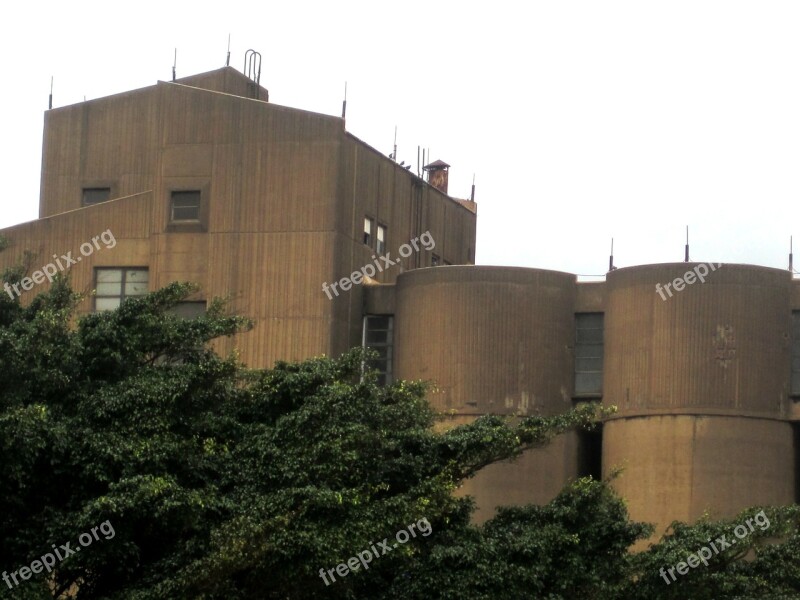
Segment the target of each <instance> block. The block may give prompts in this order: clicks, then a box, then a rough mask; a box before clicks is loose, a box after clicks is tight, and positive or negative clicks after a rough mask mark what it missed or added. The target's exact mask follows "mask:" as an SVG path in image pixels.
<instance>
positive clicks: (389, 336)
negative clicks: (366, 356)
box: [361, 314, 394, 386]
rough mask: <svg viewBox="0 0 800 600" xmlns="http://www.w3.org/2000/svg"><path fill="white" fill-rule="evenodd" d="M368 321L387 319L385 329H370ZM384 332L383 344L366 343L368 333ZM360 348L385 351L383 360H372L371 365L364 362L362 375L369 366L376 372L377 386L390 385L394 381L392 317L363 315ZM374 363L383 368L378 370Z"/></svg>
mask: <svg viewBox="0 0 800 600" xmlns="http://www.w3.org/2000/svg"><path fill="white" fill-rule="evenodd" d="M370 319H387V320H388V324H387V327H386V328H377V329H370V328H369V321H370ZM370 332H371V333H374V332H378V333H381V332H385V333H386V341H384V342H368V339H367V338H368V333H370ZM361 347H362V348H370V349H373V350H377V349H379V348H385V349H386V352H385V354H386V356H385V357H383V358H378V359H373V360H372V361H370V363H371V364H369V365H368V364H367V363H366V362H365V363H364V364H362V365H361V369H362V374H363V372H364V371H365V370H366V368H367V367H368V366H369V367H370V368H371V369H373V370H376V371H378V385H382V386H386V385H391V383H392V381H393V380H394V315H386V314H383V315H364V318H363V320H362V325H361ZM375 363H384V368H383V369H380V368H378V367H377V366H376V364H375Z"/></svg>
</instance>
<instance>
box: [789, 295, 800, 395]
mask: <svg viewBox="0 0 800 600" xmlns="http://www.w3.org/2000/svg"><path fill="white" fill-rule="evenodd" d="M790 389H791V392H790V394H791V395H792V396H798V397H800V311H797V310H795V311H792V382H791V388H790Z"/></svg>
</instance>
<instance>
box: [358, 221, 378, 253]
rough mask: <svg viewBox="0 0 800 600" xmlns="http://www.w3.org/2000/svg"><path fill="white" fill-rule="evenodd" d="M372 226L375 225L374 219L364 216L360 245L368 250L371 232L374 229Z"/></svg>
mask: <svg viewBox="0 0 800 600" xmlns="http://www.w3.org/2000/svg"><path fill="white" fill-rule="evenodd" d="M374 225H375V219H373V218H372V217H370V216H369V215H364V225H363V231H362V236H361V243H362V244H364V245H365V246H367V247H368V248H370V249H371V248H372V241H373V236H372V230H373V228H374Z"/></svg>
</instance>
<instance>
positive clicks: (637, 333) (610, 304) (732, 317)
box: [0, 67, 800, 531]
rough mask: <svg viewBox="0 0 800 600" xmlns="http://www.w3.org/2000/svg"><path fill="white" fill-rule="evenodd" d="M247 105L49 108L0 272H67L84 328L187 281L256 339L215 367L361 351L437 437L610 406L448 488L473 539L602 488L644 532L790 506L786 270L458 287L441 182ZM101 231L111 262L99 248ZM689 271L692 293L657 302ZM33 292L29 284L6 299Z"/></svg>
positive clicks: (233, 342) (246, 83) (225, 98)
mask: <svg viewBox="0 0 800 600" xmlns="http://www.w3.org/2000/svg"><path fill="white" fill-rule="evenodd" d="M266 98H268V94H267V92H266V90H264V89H263V88H260V87H259V86H258V85H257V84H256V83H255V82H253V81H251V80H250V79H248V78H247V77H245V76H244V75H242V74H241V73H239V72H238V71H236V70H234V69H231V68H229V67H226V68H223V69H220V70H217V71H212V72H209V73H205V74H201V75H197V76H193V77H188V78H185V79H180V80H177V81H175V82H159V83H157V84H156V85H154V86H151V87H147V88H143V89H140V90H134V91H131V92H126V93H123V94H119V95H115V96H110V97H107V98H101V99H97V100H92V101H89V102H83V103H80V104H76V105H73V106H67V107H63V108H57V109H53V110H50V111H48V112H47V113H46V114H45V129H44V147H43V159H42V185H41V196H40V218H39V219H38V220H36V221H33V222H30V223H24V224H21V225H17V226H14V227H10V228H8V229H5V230H3V231H1V232H0V234H2V235H3V236H4V237H6V238H7V239H8V240H9V242H10V247H9V248H8V249H7V250H6V251H5V252H3V253H2V254H0V267H5V266H10V265H13V264H17V263H18V262H19V261H20V260H22V259H23V257H24V256H25V255H26V252H29V253H30V252H32V253H33V254H32V256H33V259H32V260H33V264H30V265H29V267H30V268H31V270H33V269H37V267H39V266H40V265H39V263H41V265H44V264H45V263H49V262H50V261H51V260H54V259H56V258H57V257H59V256H61V257H64V255H65V253H68V252H71V253H72V256H73V257H74V258H75V260H74V262H72V266H71V267H70V268H69V272H70V276H71V279H72V283H73V286H74V287H75V289H76V290H79V291H86V292H94V293H90V294H87V297H86V300H85V301H84V303H83V304H82V305H81V307H80V310H81V311H83V312H90V311H92V310H104V309H109V308H113V307H114V306H116V305H118V304H119V302H121V301H122V300H123V299H124V298H126V297H128V296H131V295H137V294H142V293H146V292H147V291H149V290H154V289H158V288H159V287H162V286H164V285H166V284H167V283H169V282H172V281H176V280H179V281H193V282H196V283H197V284H199V291H198V292H197V294H196V296H195V297H193V298H190V301H189V302H187V303H186V304H185V306H183V307H182V310H184V311H185V312H186V314H192V313H193V312H196V311H200V310H202V309H203V308H204V306H205V302H206V301H207V300H209V299H210V298H213V297H218V296H221V297H226V298H229V299H230V304H231V308H232V309H233V310H235V311H236V312H237V313H239V314H243V315H247V316H249V317H252V318H253V319H254V320H255V322H256V326H255V328H254V329H253V330H252V331H250V332H247V333H244V334H241V335H238V336H236V337H235V338H234V339H230V340H222V341H219V342H217V343H216V344H217V350H219V351H220V352H228V351H231V350H233V348H234V347H235V348H237V349H238V351H239V352H240V355H241V357H242V359H243V360H244V361H245V362H247V363H248V364H249V365H251V366H253V367H269V366H271V365H272V364H273V363H274V362H275V361H276V360H302V359H305V358H308V357H311V356H318V355H321V354H326V355H332V356H335V355H338V354H340V353H341V352H343V351H345V350H347V349H348V348H351V347H353V346H358V345H362V344H363V345H367V346H369V347H372V348H374V349H375V350H376V351H377V352H378V353H379V359H378V361H377V362H376V366H378V368H379V370H380V371H381V377H382V379H383V380H385V381H390V380H392V379H398V378H399V379H427V380H432V381H434V382H435V383H436V391H435V392H433V393H432V394H431V397H430V399H431V402H432V403H433V405H434V406H435V407H436V408H437V409H439V410H440V411H441V412H442V413H443V414H444V415H445V417H444V420H443V426H445V427H446V426H451V425H456V424H459V423H465V422H469V421H470V420H472V419H475V418H476V417H478V416H480V415H482V414H488V413H493V414H504V415H519V416H522V415H532V414H544V415H552V414H558V413H560V412H564V411H566V410H569V409H570V408H572V407H574V406H576V405H577V404H578V403H580V402H602V403H603V404H605V405H614V406H616V407H617V409H618V410H617V412H616V414H615V415H614V416H613V417H611V418H609V419H608V420H607V421H606V422H605V423H604V424H603V427H602V431H598V432H595V433H584V432H575V433H571V434H567V435H563V436H560V437H559V438H557V439H556V440H555V441H554V442H553V443H552V444H551V445H549V446H548V447H547V448H544V449H541V450H534V451H530V452H527V453H526V454H524V455H523V456H522V457H521V458H520V459H519V460H518V461H516V462H514V463H503V464H497V465H492V466H490V467H488V468H486V469H484V470H483V471H482V472H481V473H479V474H478V476H477V477H475V478H474V479H472V480H470V481H468V482H467V483H466V484H465V487H464V490H463V491H464V492H465V493H470V494H472V495H474V496H475V497H476V499H477V501H478V505H479V511H478V518H480V519H483V518H486V517H488V516H490V515H491V514H492V512H493V509H494V507H495V506H497V505H501V504H518V503H525V502H546V501H548V500H550V499H551V498H552V497H553V496H554V495H555V494H556V493H557V492H558V491H559V490H560V489H561V488H562V487H563V486H564V485H565V484H566V483H567V482H568V481H570V480H572V479H574V478H576V477H578V476H581V475H586V474H592V475H595V476H598V477H599V476H605V475H608V474H609V473H611V472H612V471H613V470H615V469H616V468H618V467H623V468H624V471H623V473H622V475H621V476H619V477H618V478H617V479H616V480H615V481H614V485H615V487H616V488H617V489H618V490H619V492H620V493H621V495H622V496H623V497H624V498H625V499H626V500H627V502H628V505H629V508H630V512H631V516H632V517H633V518H634V519H638V520H644V521H649V522H653V523H656V525H657V527H658V528H659V531H663V529H664V528H665V527H666V526H667V525H668V524H669V523H670V522H671V521H672V520H674V519H680V520H692V519H695V518H697V517H699V516H700V515H701V514H702V513H703V512H704V511H710V512H711V514H712V515H714V516H718V517H722V516H730V515H732V514H734V513H736V512H737V511H739V510H741V509H742V508H744V507H746V506H750V505H754V504H789V503H792V502H795V501H796V500H797V498H798V478H797V472H798V458H800V452H798V447H800V446H799V444H798V440H800V436H798V425H797V421H798V419H800V408H798V404H797V402H798V400H795V398H798V399H800V284H798V283H797V282H795V281H794V280H793V279H792V275H791V273H790V272H788V271H780V270H776V269H770V268H762V267H755V266H748V265H729V264H725V265H719V266H717V265H714V268H713V269H709V268H708V266H707V265H700V264H696V263H675V264H662V265H645V266H637V267H630V268H624V269H618V270H613V271H610V272H609V273H608V275H607V277H606V281H604V282H593V283H583V282H578V281H577V278H576V276H575V275H572V274H568V273H561V272H555V271H547V270H541V269H528V268H510V267H484V266H475V265H474V258H475V227H476V215H477V209H476V205H475V203H474V202H473V201H472V200H460V199H457V198H453V197H451V196H449V195H448V193H447V191H448V190H447V169H448V167H449V165H447V164H446V163H444V162H442V161H436V162H434V163H431V164H430V165H427V166H426V172H427V176H428V177H427V180H426V179H425V178H423V177H419V176H417V175H416V174H414V173H411V172H409V171H408V170H407V169H406V168H403V167H402V166H400V165H398V164H397V163H396V162H395V161H394V160H391V159H390V158H388V157H386V156H384V155H382V154H381V153H379V152H378V151H376V150H374V149H373V148H371V147H369V146H368V145H367V144H365V143H364V142H362V141H360V140H358V139H357V138H356V137H354V136H353V135H351V134H350V133H348V132H347V131H346V129H345V123H344V120H343V119H340V118H337V117H331V116H327V115H320V114H315V113H310V112H306V111H302V110H297V109H292V108H287V107H282V106H277V105H274V104H271V103H269V102H268V101H267V100H265V99H266ZM109 233H110V235H111V236H113V239H114V245H113V246H111V245H110V244H106V246H105V247H103V246H101V245H100V244H99V243H98V241H97V239H98V236H101V235H102V234H105V235H106V237H100V239H102V240H106V239H108V238H109ZM93 240H94V241H93ZM92 243H93V244H94V250H92V251H91V252H84V248H85V244H89V246H88V248H89V249H91V248H92ZM51 256H52V257H53V258H51ZM382 257H387V258H385V259H382ZM701 267H702V269H701ZM701 270H704V271H705V274H704V275H703V282H699V281H697V282H696V283H695V284H693V285H685V287H684V286H683V285H681V286H679V285H677V283H676V284H675V285H674V288H673V289H672V290H670V289H668V290H667V291H668V293H669V296H666V295H665V294H663V293H659V292H658V291H657V290H658V288H657V287H656V286H657V284H658V285H660V286H663V285H664V284H666V283H668V282H677V281H678V280H679V279H683V280H688V273H689V271H691V272H694V273H696V274H699V273H700V271H701ZM33 279H36V278H35V277H34V278H33ZM46 286H47V282H46V281H44V282H40V281H35V282H34V281H31V280H29V281H28V285H26V286H25V288H24V289H23V290H21V291H22V292H23V293H22V294H21V299H22V301H23V302H26V301H29V299H30V298H32V297H33V296H34V295H35V294H36V293H37V292H38V291H42V290H43V289H45V287H46ZM679 288H680V289H679Z"/></svg>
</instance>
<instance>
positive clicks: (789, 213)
mask: <svg viewBox="0 0 800 600" xmlns="http://www.w3.org/2000/svg"><path fill="white" fill-rule="evenodd" d="M206 7H209V8H206ZM210 7H213V9H212V8H210ZM13 12H14V15H15V16H14V18H4V19H3V21H4V24H3V26H2V35H0V55H1V56H3V58H4V63H5V65H6V66H5V72H6V75H5V76H4V81H5V84H4V88H5V89H4V90H3V93H2V94H1V95H0V107H2V115H3V134H4V138H5V139H4V143H3V144H2V145H0V169H2V180H3V181H4V182H5V184H4V185H5V197H4V199H3V200H2V208H1V209H0V227H7V226H9V225H13V224H16V223H20V222H23V221H29V220H32V219H35V218H36V217H37V214H38V199H39V177H40V166H41V140H42V119H43V112H44V110H45V109H46V108H47V96H48V93H49V86H50V76H51V75H52V76H54V77H55V89H54V106H55V107H59V106H65V105H68V104H73V103H75V102H80V101H82V100H83V98H84V96H85V97H86V98H87V99H92V98H98V97H102V96H106V95H109V94H113V93H117V92H122V91H126V90H129V89H135V88H139V87H144V86H147V85H152V84H154V83H155V82H156V81H157V80H159V79H162V80H169V79H170V78H171V68H172V61H173V51H174V48H176V47H177V49H178V61H177V71H178V77H183V76H187V75H191V74H194V73H199V72H203V71H208V70H212V69H215V68H218V67H221V66H223V65H224V64H225V55H226V46H227V40H228V34H229V33H230V34H231V65H232V66H234V67H236V68H238V69H242V67H243V62H244V51H245V50H247V49H248V48H254V49H256V50H258V51H259V52H261V54H262V56H263V66H262V75H261V83H262V85H264V87H266V88H268V89H269V91H270V101H272V102H275V103H278V104H283V105H287V106H292V107H297V108H302V109H306V110H312V111H316V112H321V113H326V114H332V115H340V114H341V103H342V97H343V92H344V89H343V88H344V82H345V81H347V82H348V105H347V106H348V108H347V129H348V130H349V131H350V132H352V133H353V134H354V135H356V136H357V137H359V138H361V139H363V140H364V141H366V142H367V143H369V144H371V145H372V146H374V147H376V148H377V149H378V150H380V151H382V152H384V153H386V154H389V153H390V152H391V151H392V143H393V137H394V128H395V126H397V127H398V135H397V144H398V158H399V160H405V161H406V162H412V163H413V164H414V169H416V158H417V146H418V145H421V146H423V147H430V149H431V152H432V157H433V158H434V159H437V158H439V159H442V160H444V161H446V162H448V163H449V164H450V165H452V167H451V176H450V193H451V195H453V196H457V197H467V196H468V195H469V189H470V184H471V182H472V176H473V173H474V174H475V175H476V183H477V194H476V199H477V201H478V242H477V257H476V258H477V263H478V264H491V265H513V266H526V267H540V268H548V269H557V270H562V271H568V272H572V273H578V274H602V273H605V271H606V269H607V267H608V252H609V244H610V240H611V238H612V237H614V239H615V255H616V261H615V262H616V265H617V266H630V265H635V264H647V263H653V262H672V261H681V260H683V244H684V239H683V238H684V228H685V226H686V225H689V228H690V236H691V250H692V252H691V258H692V260H698V261H708V260H714V261H722V262H741V263H751V264H758V265H766V266H772V267H778V268H786V266H787V265H788V251H789V236H790V235H792V234H797V237H798V240H797V245H798V247H800V226H798V224H800V221H798V218H797V217H798V214H799V213H800V208H798V199H800V178H799V177H798V173H800V143H798V142H799V141H800V35H798V31H800V3H798V2H796V1H795V2H788V1H787V2H772V1H761V2H755V1H753V2H736V1H731V0H726V1H724V2H711V1H702V0H692V1H690V2H684V1H676V0H672V1H670V2H664V1H662V2H649V1H648V2H646V1H643V0H636V1H631V2H617V1H614V2H607V1H599V0H592V1H586V2H583V1H582V2H577V1H563V0H559V1H557V2H553V1H550V2H527V3H523V2H513V3H512V2H500V1H494V2H481V3H477V2H475V3H471V2H457V3H456V2H453V3H449V2H447V3H445V2H435V1H428V2H415V1H411V0H408V1H404V2H395V3H379V2H363V3H362V2H359V3H355V2H346V1H340V2H330V1H328V2H320V3H309V2H302V1H298V2H292V3H289V2H281V3H277V2H275V3H273V2H253V1H250V2H247V3H240V2H236V1H230V0H229V1H226V2H217V3H213V4H207V3H197V2H157V3H151V2H143V1H140V2H136V3H125V4H122V3H111V2H102V3H89V2H80V1H78V2H70V3H67V2H58V3H50V2H44V3H42V2H38V3H17V4H16V5H15V6H14V11H13ZM7 17H9V15H7ZM798 262H800V259H799V260H798Z"/></svg>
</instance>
